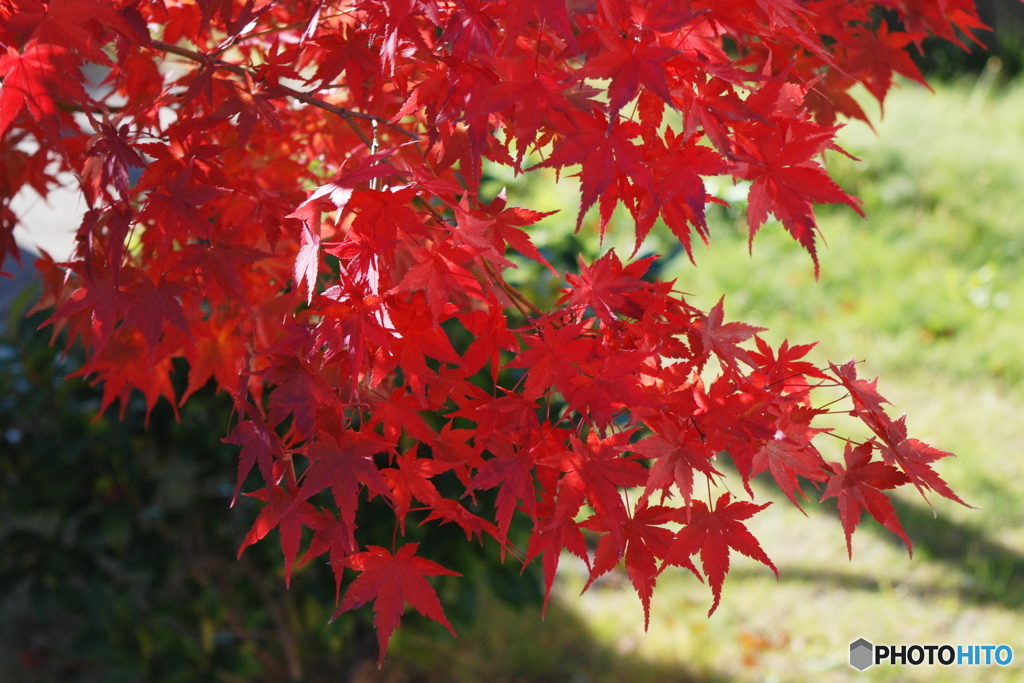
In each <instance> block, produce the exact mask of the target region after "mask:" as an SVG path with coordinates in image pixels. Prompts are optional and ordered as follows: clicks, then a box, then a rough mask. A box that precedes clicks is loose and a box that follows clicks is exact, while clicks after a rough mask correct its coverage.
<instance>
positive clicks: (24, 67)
mask: <svg viewBox="0 0 1024 683" xmlns="http://www.w3.org/2000/svg"><path fill="white" fill-rule="evenodd" d="M79 65H80V61H79V59H78V58H77V57H76V56H74V55H73V54H72V53H71V52H69V51H68V49H67V48H65V47H61V46H59V45H51V44H49V43H38V42H35V41H32V42H30V43H29V44H28V45H27V46H25V51H24V52H22V53H21V54H19V53H18V51H17V50H16V49H15V48H14V46H13V45H12V46H9V47H8V48H7V54H6V55H4V56H3V57H0V76H3V79H4V81H3V86H2V87H0V135H3V134H4V133H5V132H7V129H8V128H9V127H10V125H11V123H12V122H13V121H14V119H15V118H16V117H17V116H18V114H19V113H21V110H22V108H25V107H27V108H28V113H29V114H30V115H31V116H32V118H33V119H35V120H36V121H39V122H41V123H45V124H47V125H48V126H54V127H55V128H56V125H55V124H56V121H55V119H56V117H57V104H56V102H55V101H54V100H55V99H61V98H66V99H67V100H69V101H71V102H86V101H88V99H89V96H88V95H86V93H85V88H84V87H83V86H82V83H81V80H80V74H81V70H80V69H79Z"/></svg>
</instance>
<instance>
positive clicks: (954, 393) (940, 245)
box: [561, 83, 1024, 682]
mask: <svg viewBox="0 0 1024 683" xmlns="http://www.w3.org/2000/svg"><path fill="white" fill-rule="evenodd" d="M1022 112H1024V87H1022V86H1020V85H1018V86H1013V87H1009V88H1004V89H996V90H995V91H992V92H989V91H987V90H986V89H985V85H984V83H983V84H982V85H981V86H980V87H979V86H976V85H975V84H973V83H968V84H963V85H962V86H960V87H948V88H944V89H942V90H940V91H938V92H937V93H929V92H928V91H926V90H924V89H922V88H917V87H913V86H909V85H905V86H903V87H902V88H901V89H900V90H898V91H897V92H894V93H893V95H892V98H891V100H890V101H889V102H888V103H887V106H886V111H885V117H884V119H883V120H882V121H881V122H880V123H878V124H876V126H875V128H876V130H877V135H876V134H875V132H872V131H871V130H870V129H869V128H868V127H867V126H864V125H860V124H851V125H850V126H848V127H847V128H845V129H844V130H843V131H842V132H841V134H840V141H841V144H842V145H843V146H844V148H845V149H847V150H848V151H849V152H851V153H852V154H853V155H855V156H857V157H859V158H861V159H862V161H861V162H859V163H855V162H853V161H850V160H848V159H846V158H844V157H841V156H839V155H832V156H831V157H830V158H829V160H828V163H829V165H830V169H831V170H832V172H833V173H834V175H835V176H836V178H837V179H838V180H839V182H840V184H842V185H843V187H844V188H846V189H847V190H848V191H850V192H851V193H852V194H855V195H857V196H859V197H861V198H862V199H863V200H864V203H865V211H866V213H867V215H868V218H867V220H863V219H860V218H859V217H857V216H856V215H855V214H853V212H851V211H849V210H848V209H845V208H840V209H832V208H824V209H822V210H821V211H820V218H821V221H820V222H821V229H822V233H823V235H824V238H825V240H826V241H827V243H828V247H827V248H825V249H823V250H822V253H821V272H822V276H821V280H820V281H819V282H815V281H814V275H813V268H812V264H811V260H810V258H809V256H808V255H807V254H806V253H805V252H803V251H802V250H801V249H800V248H799V247H798V246H797V245H796V244H795V243H794V242H793V241H792V240H791V239H790V238H789V237H788V236H786V235H785V234H784V231H783V230H782V228H781V226H779V225H777V224H775V225H768V226H766V227H765V228H764V229H763V230H762V233H761V234H760V235H759V236H758V237H757V239H756V240H755V243H754V248H753V254H752V255H749V256H748V254H747V243H746V237H745V228H744V226H743V223H742V221H743V218H742V212H741V211H738V210H735V209H734V210H722V211H717V212H716V214H715V216H714V224H713V226H712V242H713V244H712V248H711V249H710V250H703V249H699V250H698V253H697V267H696V268H694V267H693V266H692V265H690V264H689V262H688V261H687V260H686V259H685V256H683V255H680V256H677V257H676V258H675V259H673V261H672V262H671V263H669V264H668V265H667V267H666V268H665V273H664V274H665V275H668V276H669V277H677V278H678V279H679V287H680V289H682V290H684V291H688V292H693V293H694V295H693V297H692V301H694V302H695V303H697V304H699V305H701V306H703V307H708V306H710V305H712V304H713V303H714V301H715V300H717V298H718V297H719V296H720V295H721V294H722V293H724V294H725V295H726V314H727V317H730V318H732V319H737V320H742V321H744V322H748V323H752V324H757V325H763V326H766V327H769V328H770V330H771V332H769V333H768V334H767V335H766V336H767V337H768V338H769V339H770V340H772V341H774V342H776V343H777V342H779V341H781V340H782V339H783V338H787V337H788V338H789V339H791V340H793V341H795V342H796V341H799V342H807V341H812V340H820V341H821V343H820V344H819V346H818V347H817V348H816V349H815V354H816V359H817V360H818V361H824V360H826V359H829V360H833V361H837V362H844V361H846V360H848V359H850V358H851V357H852V358H857V359H858V360H860V359H864V360H865V362H864V364H863V365H862V366H861V367H862V374H864V375H868V376H874V375H876V374H878V375H881V377H882V378H881V380H880V384H879V388H880V391H881V393H882V394H883V395H885V396H887V397H888V398H889V399H890V400H891V401H892V402H893V403H894V404H895V406H896V411H897V414H898V413H901V412H906V413H908V414H909V417H908V424H909V426H910V430H911V434H912V435H917V436H918V438H921V439H922V440H925V441H928V442H930V443H932V444H933V445H935V446H937V447H939V448H942V449H944V450H949V451H952V452H954V453H957V454H958V456H959V458H958V459H955V460H954V459H948V460H946V461H944V462H942V463H941V464H940V466H939V467H938V469H939V470H940V472H941V473H942V475H943V476H944V477H945V478H947V480H948V481H949V482H950V483H951V484H952V485H953V486H954V488H955V489H956V490H957V491H958V492H959V493H960V494H961V495H962V497H963V498H964V499H965V500H967V501H968V502H970V503H971V504H973V505H975V506H978V507H980V508H981V509H979V510H969V509H966V508H962V507H960V506H957V505H955V504H952V503H949V501H945V500H942V499H937V500H933V501H932V502H933V503H934V505H935V514H936V515H937V517H936V516H933V513H932V511H931V510H930V509H929V507H928V505H927V504H926V503H924V502H923V501H922V500H921V499H920V497H918V496H916V495H906V496H903V497H901V498H900V499H899V507H900V511H901V516H902V518H903V520H904V524H905V526H906V528H907V531H908V534H909V535H910V537H911V538H912V539H913V540H914V542H915V555H914V558H913V559H912V560H911V559H909V558H908V557H907V553H906V550H905V549H904V548H903V547H902V544H900V543H899V541H898V540H897V539H895V538H894V537H893V536H892V535H891V534H888V532H885V531H884V530H880V529H879V528H878V527H877V526H870V525H867V524H865V525H864V526H863V527H861V529H860V530H859V531H858V533H857V534H856V535H855V537H854V557H853V560H852V561H849V560H847V557H846V548H845V545H844V542H843V536H842V531H841V528H840V526H839V524H838V520H837V519H835V517H834V514H829V513H827V512H825V508H826V506H823V507H822V509H821V510H817V509H815V508H816V506H815V505H814V504H812V505H810V506H809V510H808V511H809V513H810V514H809V517H807V518H805V517H804V516H803V515H801V513H800V512H799V511H798V510H795V509H794V508H793V507H792V506H791V505H789V504H788V503H787V502H786V501H785V499H784V498H782V496H779V495H774V496H771V497H772V499H774V500H776V501H777V504H776V505H773V506H772V507H771V508H769V509H768V510H766V511H765V512H764V513H762V514H761V515H759V516H758V517H757V518H755V519H754V520H753V523H752V524H751V526H752V528H753V531H754V533H755V535H756V536H757V537H758V538H760V539H762V543H763V545H764V547H765V550H766V551H767V553H768V555H769V556H770V557H772V558H773V560H774V561H775V563H776V564H777V565H778V567H779V570H780V573H781V577H782V578H781V580H780V581H778V582H776V580H775V578H774V576H772V575H771V574H770V572H768V571H767V570H766V569H765V568H764V567H763V566H761V565H758V564H757V563H754V562H752V561H747V560H746V559H745V558H740V559H739V560H737V561H736V562H735V563H734V570H733V572H732V573H731V574H730V576H729V578H728V579H727V580H726V586H725V592H724V598H723V601H722V606H721V607H720V608H719V610H718V612H717V613H716V614H715V615H714V616H713V617H712V618H711V619H708V618H706V616H705V614H706V610H707V608H708V607H709V606H710V601H711V599H710V595H709V591H708V590H707V588H706V587H705V586H702V585H700V584H698V583H696V582H695V581H694V580H693V579H692V577H690V578H687V577H686V576H683V575H682V574H678V573H677V574H671V575H669V574H666V575H665V576H664V577H663V579H662V580H661V581H660V582H659V586H658V590H657V591H656V593H655V600H654V610H653V614H652V618H651V627H650V632H649V633H647V634H645V633H644V632H643V618H642V611H641V609H640V605H639V602H638V601H637V599H636V597H635V596H634V595H633V594H632V592H631V590H630V589H629V586H628V582H626V581H624V580H623V579H622V577H619V578H618V579H617V580H614V579H613V580H611V581H608V582H605V583H604V584H603V585H601V586H600V587H597V588H595V589H592V590H591V591H590V592H588V593H587V594H586V595H584V597H583V598H582V600H581V601H579V602H577V601H575V600H573V601H572V602H571V603H570V604H578V605H580V608H581V613H582V615H583V619H584V621H585V622H586V623H588V624H590V626H591V628H593V629H594V630H595V632H596V633H597V634H598V635H599V637H600V638H603V639H605V640H606V642H608V643H613V644H614V645H615V647H616V648H618V650H619V651H620V652H622V653H629V654H632V655H639V656H642V657H645V658H649V659H651V660H655V661H662V662H680V663H685V664H686V665H688V666H690V667H693V668H695V669H696V670H698V671H705V672H708V673H710V672H715V673H716V674H718V675H725V676H727V677H729V678H733V679H735V680H741V681H780V682H781V681H806V680H820V681H856V680H892V681H895V680H907V681H917V680H921V681H923V680H930V681H931V680H938V681H945V680H948V681H953V680H956V681H960V680H976V681H997V680H998V681H1004V680H1005V681H1011V680H1024V671H1022V664H1021V661H1022V660H1024V635H1022V634H1024V612H1022V611H1021V608H1022V607H1024V525H1022V524H1021V522H1022V520H1024V477H1022V476H1021V475H1022V474H1024V419H1022V418H1024V392H1022V387H1024V382H1022V380H1024V349H1022V346H1021V341H1020V340H1021V339H1022V337H1024V269H1022V268H1021V261H1022V259H1024V164H1022V163H1021V160H1022V159H1024V115H1022ZM718 191H719V192H720V193H721V194H722V195H723V196H726V197H730V198H732V199H738V198H740V197H742V188H734V187H731V186H722V187H719V188H718ZM735 204H736V205H737V207H736V208H741V207H742V200H740V201H739V202H735ZM611 239H612V243H614V240H615V239H616V238H615V237H614V236H613V237H612V238H611ZM621 239H623V240H625V239H626V238H621ZM623 246H625V242H624V244H623ZM659 247H660V245H658V244H657V243H655V244H654V248H659ZM625 250H626V251H627V252H628V251H629V249H628V247H627V248H626V249H625ZM762 490H763V491H764V492H766V493H767V492H769V491H770V489H769V488H768V487H762ZM812 498H813V494H812ZM561 578H562V589H563V591H564V592H565V593H566V594H570V593H575V592H577V591H578V589H579V588H580V587H581V586H582V578H581V577H580V576H579V574H578V572H577V573H575V574H574V573H573V572H565V573H564V574H563V576H562V577H561ZM859 637H865V638H867V639H868V640H869V641H872V642H874V643H906V644H911V643H922V644H928V643H935V644H943V643H950V644H954V645H956V644H969V643H996V644H999V643H1005V644H1008V645H1010V646H1011V647H1013V648H1014V650H1015V652H1016V653H1017V657H1018V659H1016V660H1015V661H1014V662H1013V663H1012V664H1011V665H1010V666H1008V667H1005V668H1001V667H976V668H971V667H948V668H947V667H934V668H933V667H902V668H897V667H892V668H889V667H874V668H872V669H869V670H868V671H867V672H865V673H863V674H861V673H858V672H857V671H855V670H854V669H852V668H850V667H849V666H848V665H847V663H846V662H847V652H848V645H849V643H850V642H851V641H853V640H855V639H857V638H859Z"/></svg>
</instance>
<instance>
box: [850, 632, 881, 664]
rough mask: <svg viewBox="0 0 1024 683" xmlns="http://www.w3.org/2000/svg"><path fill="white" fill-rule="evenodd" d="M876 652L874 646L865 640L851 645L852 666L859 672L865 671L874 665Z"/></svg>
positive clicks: (859, 639) (856, 641) (859, 640)
mask: <svg viewBox="0 0 1024 683" xmlns="http://www.w3.org/2000/svg"><path fill="white" fill-rule="evenodd" d="M874 652H875V646H874V645H872V644H871V643H869V642H868V641H866V640H864V639H863V638H858V639H857V640H855V641H853V642H852V643H850V666H852V667H853V668H854V669H856V670H857V671H863V670H864V669H866V668H868V667H869V666H871V665H872V664H874V662H873V661H872V660H873V659H874Z"/></svg>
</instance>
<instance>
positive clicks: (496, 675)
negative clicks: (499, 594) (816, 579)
mask: <svg viewBox="0 0 1024 683" xmlns="http://www.w3.org/2000/svg"><path fill="white" fill-rule="evenodd" d="M411 616H412V615H411V614H410V615H407V616H406V618H407V619H408V618H409V617H411ZM410 621H412V620H411V619H410ZM420 626H426V628H414V629H410V630H408V631H406V632H405V633H402V632H398V633H396V642H395V643H394V646H393V648H394V649H393V650H389V654H388V658H389V660H388V661H387V662H385V665H384V669H383V670H381V671H380V672H379V673H378V672H377V669H376V666H375V665H373V664H372V663H371V662H366V663H365V664H364V665H363V667H362V671H361V672H360V673H363V674H364V676H365V677H363V678H360V677H359V676H358V675H357V676H353V678H352V680H353V681H357V680H358V681H360V683H363V682H364V681H365V683H371V682H377V681H381V682H383V681H388V683H392V682H395V683H405V682H407V681H408V682H409V683H412V682H414V681H415V682H417V683H434V682H435V681H437V682H438V683H440V682H441V681H445V682H451V683H476V682H479V681H509V682H513V681H515V682H522V683H527V682H529V683H549V682H550V683H554V682H556V681H558V682H562V681H564V682H566V683H619V682H620V681H630V683H690V682H696V681H706V682H709V683H718V682H721V683H725V681H728V680H730V679H728V678H726V677H724V676H722V675H720V674H717V673H713V672H712V673H709V672H697V671H693V670H690V669H688V668H686V667H683V666H680V665H671V664H665V663H658V662H651V661H649V660H645V659H642V658H639V657H636V656H634V655H631V654H622V653H619V652H616V651H615V649H614V647H613V646H611V645H609V644H604V643H601V642H599V641H598V640H597V639H595V637H594V636H593V634H592V633H591V632H590V630H589V628H588V627H587V625H586V624H585V623H584V622H583V620H582V619H581V618H580V617H579V616H578V615H577V614H575V613H574V612H573V610H572V609H571V608H570V607H567V606H564V605H562V604H560V603H558V602H556V601H555V600H552V603H551V604H550V605H549V607H548V610H547V616H546V618H545V619H544V620H541V618H540V610H539V609H538V608H537V607H534V606H527V607H521V608H515V607H511V606H509V605H508V604H507V603H503V602H501V601H500V600H497V599H494V598H493V597H484V598H483V600H482V603H481V610H480V616H479V617H478V618H477V620H476V622H475V624H474V625H473V626H472V627H470V628H463V629H462V630H460V632H459V637H458V638H457V639H452V638H451V637H450V636H449V635H448V634H447V633H446V632H444V631H443V630H442V629H437V630H438V631H439V635H440V636H441V637H434V634H432V633H431V632H430V628H431V627H432V626H434V625H433V624H430V625H423V624H417V627H420ZM392 651H393V652H394V654H395V655H396V656H395V657H394V659H392Z"/></svg>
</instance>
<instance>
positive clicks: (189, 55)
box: [153, 40, 421, 147]
mask: <svg viewBox="0 0 1024 683" xmlns="http://www.w3.org/2000/svg"><path fill="white" fill-rule="evenodd" d="M153 47H154V48H156V49H157V50H161V51H163V52H169V53H171V54H175V55H178V56H179V57H184V58H186V59H190V60H192V61H193V62H198V63H200V64H206V65H209V66H212V67H215V68H218V69H223V70H224V71H229V72H231V73H233V74H235V75H237V76H252V75H253V72H252V71H249V70H248V69H246V68H245V67H242V66H239V65H238V64H231V63H230V62H225V61H223V60H221V59H216V58H211V57H210V56H209V55H207V54H204V53H202V52H196V51H195V50H189V49H188V48H184V47H179V46H177V45H172V44H171V43H166V42H164V41H162V40H154V41H153ZM275 87H276V89H278V90H280V91H282V92H284V93H285V94H287V95H289V96H291V97H294V98H295V99H297V100H299V101H300V102H305V103H306V104H308V105H311V106H313V107H318V108H320V109H323V110H324V111H329V112H331V113H332V114H336V115H338V116H340V117H341V118H343V119H345V123H347V124H348V125H349V127H350V128H351V129H352V130H353V131H355V133H356V135H358V136H359V139H360V140H362V141H363V144H365V145H366V146H367V147H371V146H372V145H373V141H372V140H370V138H369V137H368V136H367V135H366V133H365V132H363V129H362V128H360V127H359V126H358V125H357V124H356V122H355V119H364V120H366V121H375V122H377V123H383V124H384V125H386V126H389V127H390V128H392V129H394V130H396V131H398V132H399V133H402V134H404V135H407V136H408V137H409V138H410V139H412V140H415V141H416V142H419V141H420V140H421V138H420V136H419V135H417V134H416V133H414V132H412V131H411V130H408V129H407V128H402V127H401V126H396V125H394V124H392V123H391V122H390V121H388V120H387V119H385V118H381V117H380V116H374V115H373V114H364V113H362V112H358V111H353V110H351V109H346V108H345V107H339V106H338V105H336V104H331V103H330V102H325V101H324V100H321V99H320V98H319V97H314V96H313V95H311V94H309V93H306V92H302V91H301V90H296V89H295V88H289V87H288V86H287V85H281V84H280V83H278V84H277V85H276V86H275Z"/></svg>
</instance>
